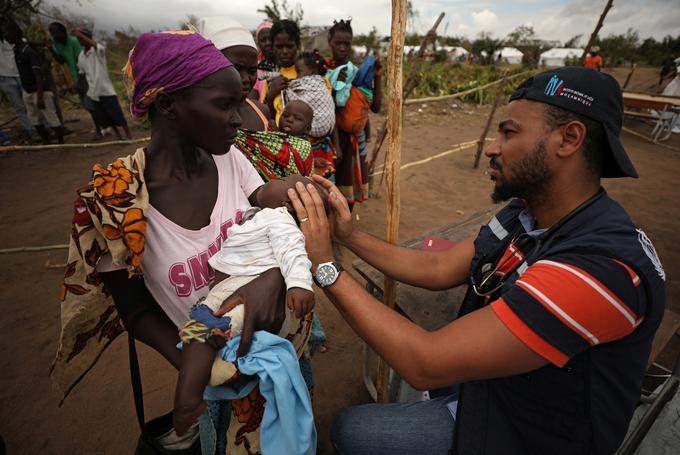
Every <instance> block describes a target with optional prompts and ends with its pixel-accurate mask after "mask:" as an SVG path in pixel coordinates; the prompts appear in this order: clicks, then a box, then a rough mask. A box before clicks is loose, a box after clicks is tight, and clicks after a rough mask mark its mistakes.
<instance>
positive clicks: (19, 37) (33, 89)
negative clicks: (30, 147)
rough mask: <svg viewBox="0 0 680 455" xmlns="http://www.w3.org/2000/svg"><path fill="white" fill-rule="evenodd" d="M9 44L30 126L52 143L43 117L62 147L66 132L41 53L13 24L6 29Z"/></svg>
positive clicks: (44, 139) (7, 25) (9, 24)
mask: <svg viewBox="0 0 680 455" xmlns="http://www.w3.org/2000/svg"><path fill="white" fill-rule="evenodd" d="M4 35H5V38H6V39H7V41H8V42H9V43H10V44H12V45H13V46H14V59H15V62H16V65H17V69H18V71H19V78H20V80H21V85H22V87H23V100H24V104H25V105H26V111H27V114H28V118H29V120H30V122H31V123H32V124H33V127H34V128H35V130H36V131H37V132H38V134H39V135H40V137H41V138H42V140H43V142H45V143H49V142H50V135H49V133H48V131H47V130H46V129H45V127H44V126H43V125H42V124H40V117H41V116H42V118H43V119H44V121H45V122H46V123H47V125H48V126H50V127H51V128H52V130H53V131H54V133H55V135H56V138H57V140H58V141H59V143H60V144H63V143H64V128H63V126H62V125H61V122H60V121H59V117H58V116H57V112H56V109H55V105H54V99H53V94H52V83H51V79H50V78H49V77H48V76H47V75H45V74H44V72H43V64H42V61H41V59H40V56H39V55H38V53H37V52H36V51H35V49H33V48H32V47H31V46H30V45H29V44H28V43H27V42H26V41H25V40H24V34H23V32H22V30H21V29H20V28H19V27H18V26H17V25H16V24H15V23H13V22H10V23H7V24H6V25H5V26H4Z"/></svg>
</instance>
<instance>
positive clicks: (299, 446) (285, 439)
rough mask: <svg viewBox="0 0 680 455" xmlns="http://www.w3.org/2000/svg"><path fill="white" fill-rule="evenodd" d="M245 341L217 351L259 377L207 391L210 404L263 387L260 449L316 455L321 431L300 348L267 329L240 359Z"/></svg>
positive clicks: (286, 454)
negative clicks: (298, 353) (240, 346)
mask: <svg viewBox="0 0 680 455" xmlns="http://www.w3.org/2000/svg"><path fill="white" fill-rule="evenodd" d="M240 339H241V337H234V338H232V339H231V340H229V341H228V342H227V345H226V346H225V347H224V348H222V349H220V350H219V351H218V353H217V354H218V355H219V356H221V357H222V358H223V359H225V360H227V361H229V362H233V363H236V365H237V366H238V369H239V371H240V372H241V373H243V374H246V375H253V376H257V378H258V379H253V380H252V381H250V382H249V383H248V384H246V385H245V386H243V387H242V388H240V389H239V390H235V389H234V388H233V387H230V386H220V387H210V386H208V387H206V390H205V392H204V393H203V398H205V399H206V400H233V399H236V398H242V397H244V396H246V395H248V393H250V392H251V391H252V390H253V388H254V387H255V385H256V384H257V383H258V380H259V384H260V393H261V394H262V396H263V397H264V398H265V400H267V404H266V406H265V407H264V416H263V417H262V425H261V426H260V447H261V449H262V453H263V454H265V455H278V454H281V455H289V454H290V455H293V454H301V455H313V454H315V453H316V428H315V426H314V413H313V412H312V401H311V399H310V397H309V391H308V390H307V386H306V384H305V381H304V379H303V378H302V374H301V373H300V366H299V364H298V359H297V356H296V355H295V349H294V348H293V345H292V344H291V343H290V341H288V340H285V339H283V338H281V337H279V336H277V335H273V334H271V333H269V332H265V331H257V332H255V334H254V335H253V344H252V345H251V347H250V351H249V352H248V354H246V355H245V356H244V357H240V358H238V359H237V358H236V351H237V350H238V344H239V341H240Z"/></svg>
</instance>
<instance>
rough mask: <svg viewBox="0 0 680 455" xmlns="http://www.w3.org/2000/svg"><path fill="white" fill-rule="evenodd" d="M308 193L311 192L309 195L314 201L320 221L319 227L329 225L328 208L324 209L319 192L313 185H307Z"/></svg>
mask: <svg viewBox="0 0 680 455" xmlns="http://www.w3.org/2000/svg"><path fill="white" fill-rule="evenodd" d="M307 191H308V192H309V195H310V196H311V197H312V201H313V202H314V208H315V209H316V216H317V218H318V220H319V225H320V226H325V225H327V224H328V217H327V216H326V208H325V207H324V205H323V201H322V200H321V195H320V194H319V190H318V189H317V188H316V187H315V186H314V185H313V184H311V183H310V184H308V185H307Z"/></svg>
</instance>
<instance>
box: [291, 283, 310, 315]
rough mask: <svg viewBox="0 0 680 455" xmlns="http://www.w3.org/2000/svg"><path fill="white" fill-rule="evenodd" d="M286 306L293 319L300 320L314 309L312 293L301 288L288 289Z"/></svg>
mask: <svg viewBox="0 0 680 455" xmlns="http://www.w3.org/2000/svg"><path fill="white" fill-rule="evenodd" d="M286 305H288V308H290V309H291V310H293V313H295V317H296V318H298V319H302V317H303V316H306V315H308V314H309V313H311V311H312V310H313V309H314V293H313V292H312V291H308V290H307V289H302V288H290V289H288V292H287V293H286Z"/></svg>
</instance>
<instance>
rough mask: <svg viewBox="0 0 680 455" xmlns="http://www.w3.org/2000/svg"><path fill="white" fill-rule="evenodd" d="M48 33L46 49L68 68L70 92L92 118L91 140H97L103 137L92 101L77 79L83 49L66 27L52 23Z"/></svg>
mask: <svg viewBox="0 0 680 455" xmlns="http://www.w3.org/2000/svg"><path fill="white" fill-rule="evenodd" d="M49 31H50V36H51V37H52V41H51V43H48V46H47V47H48V48H49V50H50V52H51V53H52V56H53V57H54V59H55V60H56V61H57V62H58V63H61V64H66V66H67V67H68V70H69V75H70V76H71V87H70V89H71V90H72V91H74V90H77V91H78V95H79V96H80V102H81V104H82V105H83V107H84V108H85V110H87V112H89V113H90V117H92V123H94V136H93V137H92V140H99V139H101V138H102V137H104V135H103V134H102V127H101V125H100V124H99V121H98V120H97V115H96V112H95V104H94V100H92V99H91V98H89V97H88V96H87V90H88V87H87V81H86V80H85V78H79V77H78V75H79V71H78V57H79V56H80V54H81V52H82V51H83V48H82V47H81V45H80V42H79V41H78V38H76V37H75V36H70V35H69V34H68V31H67V30H66V26H65V25H64V24H62V23H61V22H52V23H51V24H50V26H49ZM50 44H51V45H50Z"/></svg>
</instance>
